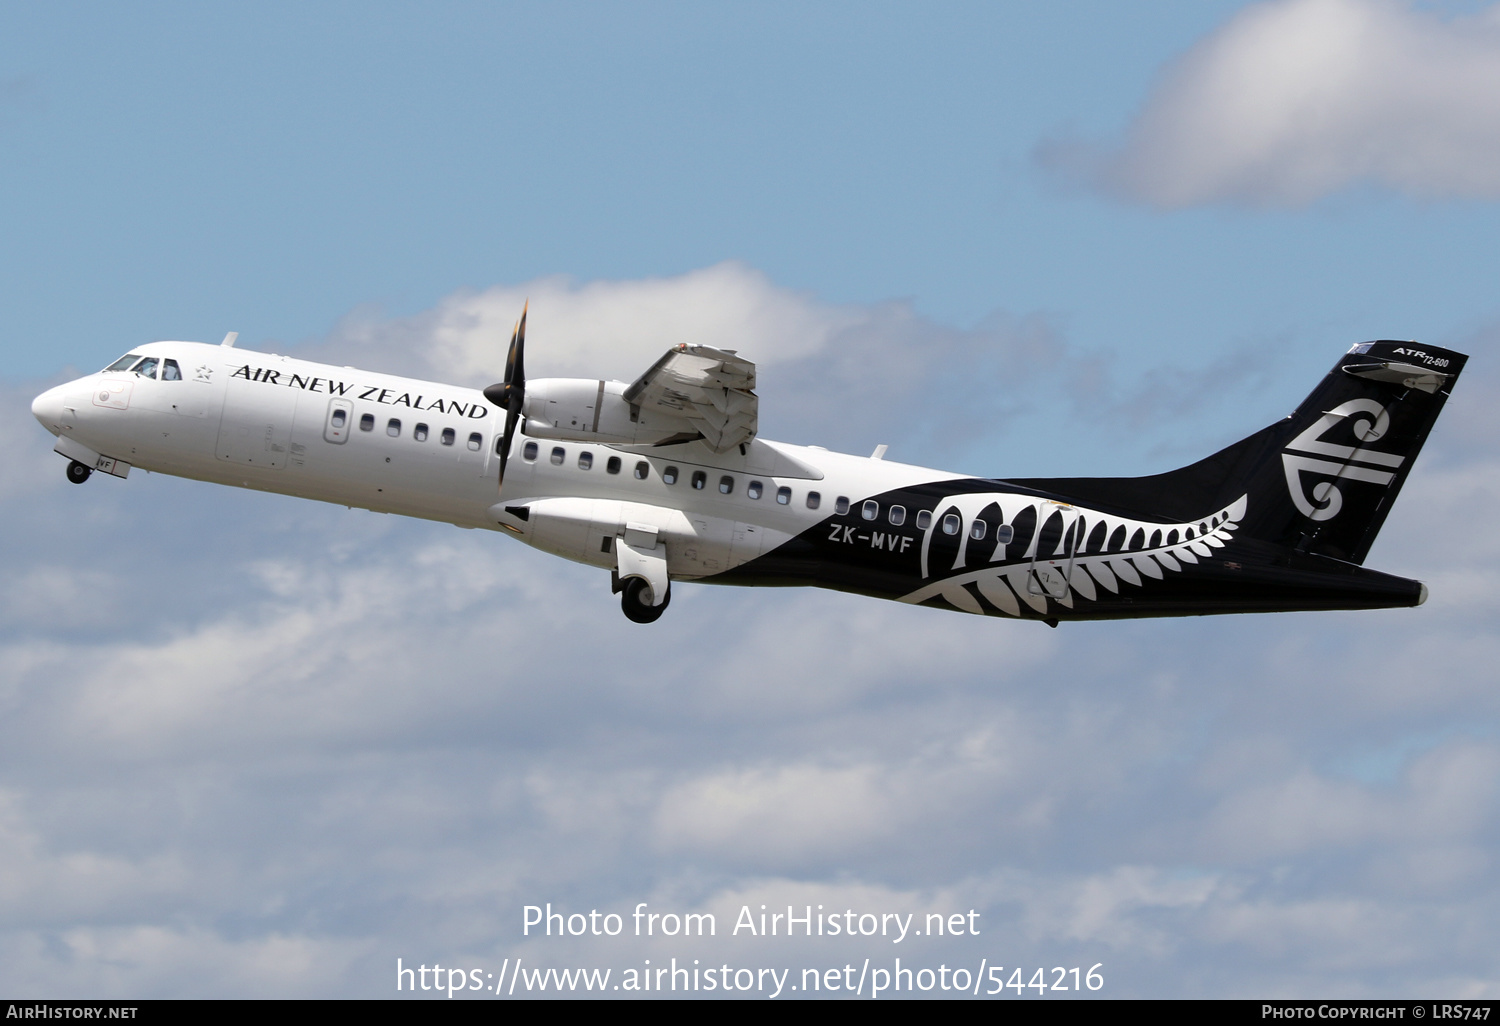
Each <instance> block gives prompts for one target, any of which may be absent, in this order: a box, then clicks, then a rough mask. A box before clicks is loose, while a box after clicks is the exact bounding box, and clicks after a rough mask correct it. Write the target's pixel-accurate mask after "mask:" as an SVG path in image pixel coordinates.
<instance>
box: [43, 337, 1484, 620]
mask: <svg viewBox="0 0 1500 1026" xmlns="http://www.w3.org/2000/svg"><path fill="white" fill-rule="evenodd" d="M525 325H526V315H525V313H524V312H523V314H522V318H521V321H520V322H519V325H518V327H517V330H516V332H515V333H514V334H513V336H512V338H511V344H510V350H509V356H508V358H507V361H506V368H505V375H504V378H503V379H502V380H501V381H500V382H498V383H497V384H494V385H491V386H490V387H489V388H486V389H484V390H483V391H482V392H481V391H475V390H473V389H469V388H463V387H459V386H456V385H447V384H442V383H440V382H434V381H419V380H414V379H410V378H400V377H394V376H391V375H387V374H379V373H375V372H369V371H363V370H355V369H353V368H349V367H333V366H327V365H323V364H317V363H310V362H308V361H305V360H297V359H294V358H292V357H288V356H279V355H273V354H263V353H256V352H249V351H246V350H243V349H239V348H236V347H235V346H234V342H235V339H236V336H235V335H234V334H233V333H231V334H230V335H228V336H226V338H225V340H224V341H223V342H222V343H220V344H219V345H211V344H203V343H196V342H153V343H150V344H148V345H142V346H139V347H137V348H135V349H132V350H131V351H130V352H129V353H127V354H126V355H124V356H122V357H120V359H118V360H116V361H115V362H113V363H111V364H110V365H109V366H108V367H106V368H104V369H103V370H102V371H100V372H98V373H97V374H90V375H88V376H87V377H83V378H79V379H78V380H76V381H71V382H69V383H67V384H65V385H60V386H58V387H56V388H53V389H51V390H49V391H47V392H44V393H43V394H42V395H40V396H38V397H37V398H36V400H35V402H33V403H32V407H31V409H32V413H33V414H34V415H35V416H36V418H37V420H39V421H40V422H41V423H42V426H43V427H45V428H46V429H47V430H48V431H49V432H51V433H52V434H53V435H55V436H56V438H57V442H56V445H55V447H54V448H55V450H56V451H57V452H58V453H59V454H61V455H62V456H63V457H64V458H65V459H66V460H67V461H68V462H67V476H68V479H69V480H70V481H73V482H75V483H78V484H82V483H84V482H86V481H88V480H89V479H90V478H91V477H93V476H94V475H96V474H98V475H102V476H108V477H115V478H126V477H128V475H129V473H130V471H131V470H132V469H140V470H148V471H152V472H155V473H162V474H175V475H178V476H180V477H189V478H195V479H198V480H201V481H211V482H215V483H218V484H226V485H235V486H238V487H243V488H255V489H260V490H263V491H271V492H281V493H283V494H287V495H296V496H301V497H303V498H308V499H319V500H322V501H324V502H332V503H339V504H341V505H345V506H350V507H358V508H363V509H370V510H376V511H379V512H383V513H397V514H402V515H405V516H412V517H423V518H426V519H429V520H440V521H445V522H448V523H452V524H456V525H458V526H460V527H466V528H484V529H488V530H494V531H498V532H501V533H504V534H507V535H511V536H513V537H515V538H516V539H518V540H520V541H522V542H525V543H526V544H528V545H532V546H535V547H536V548H539V549H542V550H544V551H547V552H550V553H554V554H556V555H559V556H562V557H564V558H566V559H571V560H574V561H576V562H580V563H586V564H589V565H590V566H596V567H599V568H600V569H601V570H608V571H609V572H610V579H611V584H612V588H613V590H614V591H615V592H616V593H618V594H619V595H620V596H621V606H622V608H623V609H624V612H625V615H626V616H627V617H629V618H630V619H631V620H634V621H636V622H638V623H650V622H652V621H654V620H656V619H657V618H658V617H660V616H661V614H662V612H663V611H664V610H665V609H666V608H667V604H668V602H669V601H670V598H671V582H673V581H700V582H704V583H719V584H742V585H760V586H775V585H810V586H816V587H823V588H833V589H837V590H840V591H850V592H857V593H860V594H863V595H871V596H876V597H880V598H887V599H895V600H897V601H900V602H909V603H921V604H924V605H930V606H936V607H940V608H943V609H953V610H959V611H962V612H966V613H979V614H985V615H990V616H1003V617H1014V618H1023V619H1034V620H1039V621H1041V622H1044V623H1046V624H1048V625H1049V626H1053V627H1055V626H1057V624H1058V622H1059V621H1062V620H1098V619H1111V618H1121V617H1145V616H1187V615H1196V614H1205V613H1244V612H1273V611H1291V610H1318V609H1372V608H1382V607H1394V606H1415V605H1420V604H1421V603H1422V602H1423V601H1424V600H1425V599H1426V597H1427V589H1426V587H1425V586H1424V585H1422V584H1421V583H1419V582H1417V581H1412V580H1406V579H1404V578H1401V577H1395V576H1391V575H1389V574H1384V573H1380V572H1378V571H1375V570H1368V569H1365V568H1364V567H1363V566H1362V565H1361V564H1363V562H1364V560H1365V556H1366V554H1367V553H1368V552H1369V550H1370V546H1371V544H1372V543H1373V542H1374V540H1375V536H1376V532H1378V531H1379V530H1380V527H1381V524H1383V523H1384V521H1385V518H1386V515H1387V514H1388V513H1389V512H1390V509H1391V504H1392V503H1393V502H1394V501H1395V499H1396V496H1397V494H1398V493H1399V492H1400V490H1401V486H1402V484H1403V483H1404V482H1405V481H1406V477H1407V475H1408V474H1409V473H1410V472H1411V467H1412V462H1413V461H1414V460H1415V459H1416V457H1417V453H1418V452H1419V451H1420V449H1421V448H1422V443H1423V442H1424V441H1425V439H1426V438H1427V434H1428V432H1429V431H1430V430H1431V428H1432V425H1433V422H1434V421H1435V420H1436V419H1437V415H1438V413H1439V412H1440V411H1441V410H1442V408H1443V404H1444V402H1445V401H1446V400H1447V398H1448V395H1449V394H1450V392H1451V390H1452V388H1453V385H1454V383H1455V382H1456V381H1457V379H1458V376H1459V373H1460V372H1461V371H1462V370H1463V367H1464V363H1465V361H1466V360H1467V357H1465V356H1464V355H1462V354H1460V353H1455V352H1451V351H1449V350H1446V349H1439V348H1436V347H1434V346H1422V345H1417V344H1415V343H1410V342H1396V341H1380V342H1365V343H1361V344H1358V345H1355V346H1353V347H1352V348H1350V349H1349V351H1348V352H1347V353H1345V354H1344V355H1343V356H1342V357H1341V358H1340V359H1339V361H1338V362H1337V363H1336V364H1335V365H1334V367H1333V369H1332V371H1330V372H1329V373H1328V375H1327V376H1326V377H1324V378H1323V380H1322V381H1321V382H1320V383H1319V384H1318V386H1317V387H1316V388H1315V389H1314V390H1313V392H1312V394H1311V395H1309V396H1308V397H1307V399H1306V400H1304V401H1303V403H1302V404H1301V405H1300V406H1299V407H1297V409H1296V411H1295V412H1294V413H1292V414H1291V415H1290V416H1288V417H1287V418H1285V419H1284V420H1281V421H1278V422H1277V423H1275V424H1272V425H1271V426H1269V427H1267V428H1264V429H1263V430H1261V431H1257V432H1256V433H1255V434H1252V435H1250V436H1249V437H1247V438H1245V439H1243V440H1242V441H1239V442H1236V443H1235V444H1233V445H1231V446H1229V447H1228V448H1225V449H1223V450H1221V451H1219V452H1217V453H1214V454H1213V455H1211V456H1209V457H1207V458H1206V459H1203V460H1200V461H1199V462H1197V463H1194V464H1192V465H1190V466H1187V467H1183V468H1181V469H1179V470H1173V471H1170V472H1168V473H1164V474H1157V475H1155V476H1152V477H1135V478H1043V479H1011V480H1005V479H987V478H975V477H967V476H964V475H960V474H952V473H946V472H944V471H941V470H931V469H928V468H926V467H919V466H912V465H910V464H905V463H898V462H895V461H893V460H886V459H884V458H883V457H884V453H885V446H881V447H880V448H879V449H877V450H876V451H875V452H874V453H873V454H872V455H870V456H868V457H860V456H852V455H845V454H843V453H836V452H830V451H828V450H826V449H821V448H818V447H816V446H798V445H787V444H783V443H780V442H771V441H766V440H764V439H762V438H761V437H759V432H758V428H759V422H758V421H759V418H758V409H759V400H758V399H757V397H756V394H755V391H754V389H755V366H754V364H752V363H751V362H750V361H748V360H746V359H744V358H743V357H741V356H740V355H739V354H738V353H737V352H735V351H732V350H724V349H716V348H713V347H712V346H708V345H695V344H688V343H684V344H681V345H676V346H674V347H672V348H671V349H669V350H668V351H667V352H666V353H665V354H664V355H663V356H662V357H661V359H659V360H657V361H656V362H655V363H654V364H652V365H651V366H650V367H649V368H647V369H646V370H645V372H644V373H643V374H641V376H640V377H639V378H637V379H636V380H635V381H633V382H629V383H627V382H623V381H605V380H599V379H585V378H540V379H535V380H530V381H528V380H527V378H526V373H525V344H526V328H525Z"/></svg>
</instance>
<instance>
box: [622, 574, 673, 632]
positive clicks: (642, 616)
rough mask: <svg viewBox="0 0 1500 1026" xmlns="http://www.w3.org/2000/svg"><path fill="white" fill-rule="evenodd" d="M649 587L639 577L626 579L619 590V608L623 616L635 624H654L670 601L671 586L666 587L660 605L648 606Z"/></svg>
mask: <svg viewBox="0 0 1500 1026" xmlns="http://www.w3.org/2000/svg"><path fill="white" fill-rule="evenodd" d="M650 595H651V585H649V584H647V583H646V582H645V581H644V580H642V579H641V578H639V577H630V578H627V579H626V581H625V583H624V584H623V585H622V586H621V588H620V608H621V609H623V610H624V611H625V615H626V616H627V617H628V618H629V619H631V620H633V621H635V622H636V623H655V622H656V621H657V620H659V619H660V618H661V614H662V613H665V612H666V611H667V605H668V603H670V602H671V601H672V586H671V585H670V584H669V585H667V593H666V594H665V595H664V596H662V600H661V605H659V606H653V605H649V604H648V602H649V598H648V597H649V596H650Z"/></svg>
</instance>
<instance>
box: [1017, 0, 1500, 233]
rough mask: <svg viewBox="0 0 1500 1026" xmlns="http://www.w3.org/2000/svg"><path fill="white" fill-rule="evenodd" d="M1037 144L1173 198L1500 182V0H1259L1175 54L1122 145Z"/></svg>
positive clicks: (1469, 192) (1281, 202)
mask: <svg viewBox="0 0 1500 1026" xmlns="http://www.w3.org/2000/svg"><path fill="white" fill-rule="evenodd" d="M1038 156H1039V158H1040V159H1041V160H1042V162H1043V163H1044V164H1045V165H1048V166H1050V167H1052V168H1053V169H1055V170H1057V171H1060V172H1063V173H1064V174H1068V175H1072V176H1076V177H1082V178H1083V179H1085V180H1088V181H1090V182H1092V184H1094V185H1096V186H1098V187H1101V188H1104V189H1105V190H1107V191H1110V192H1114V193H1117V194H1120V195H1124V196H1127V197H1130V198H1132V199H1135V200H1139V201H1142V202H1146V203H1150V204H1153V205H1156V206H1160V207H1187V206H1196V205H1200V204H1205V203H1219V202H1230V203H1244V204H1250V205H1268V206H1299V205H1302V204H1306V203H1308V202H1311V201H1312V200H1315V199H1317V198H1319V197H1321V196H1324V195H1327V194H1329V193H1331V192H1335V191H1337V190H1339V189H1342V188H1344V187H1346V186H1349V185H1353V184H1358V183H1362V182H1368V183H1373V184H1376V185H1380V186H1385V187H1388V188H1391V189H1396V190H1399V191H1401V192H1404V193H1407V194H1410V195H1413V196H1418V197H1432V198H1443V197H1456V198H1480V199H1493V198H1496V197H1500V7H1495V6H1490V7H1487V8H1485V9H1484V10H1482V11H1480V12H1478V13H1475V14H1472V15H1467V16H1462V17H1450V18H1445V17H1443V16H1442V15H1440V14H1438V13H1436V12H1433V11H1431V10H1421V9H1412V8H1410V7H1408V6H1406V5H1402V4H1398V3H1394V2H1387V0H1269V2H1264V3H1258V4H1255V5H1252V6H1251V7H1248V8H1246V9H1245V10H1243V11H1241V12H1240V13H1239V14H1237V15H1235V17H1233V18H1232V19H1231V20H1230V21H1229V22H1228V23H1226V24H1225V25H1224V26H1223V27H1222V28H1220V29H1218V30H1217V31H1215V32H1214V33H1213V34H1211V35H1210V36H1208V37H1207V38H1205V39H1204V40H1202V41H1201V42H1199V43H1198V44H1197V45H1195V46H1194V47H1193V48H1192V49H1191V50H1189V51H1188V52H1187V53H1186V54H1184V55H1183V56H1182V57H1180V58H1179V59H1177V60H1176V61H1175V62H1174V63H1173V64H1171V65H1170V66H1169V67H1168V68H1167V69H1166V70H1165V72H1164V73H1163V75H1162V78H1161V81H1160V82H1159V83H1158V85H1157V86H1156V88H1155V89H1154V90H1153V91H1152V93H1151V95H1150V97H1149V98H1148V99H1147V100H1146V103H1145V105H1144V107H1143V108H1142V109H1141V111H1140V112H1139V114H1138V115H1137V116H1136V118H1135V120H1134V122H1133V123H1132V124H1131V126H1130V128H1129V130H1128V131H1127V133H1126V135H1125V138H1124V140H1123V141H1122V142H1121V143H1120V144H1119V145H1118V146H1114V147H1100V146H1096V145H1092V144H1084V143H1078V142H1069V141H1054V142H1050V143H1046V144H1044V145H1043V146H1042V147H1040V148H1039V150H1038Z"/></svg>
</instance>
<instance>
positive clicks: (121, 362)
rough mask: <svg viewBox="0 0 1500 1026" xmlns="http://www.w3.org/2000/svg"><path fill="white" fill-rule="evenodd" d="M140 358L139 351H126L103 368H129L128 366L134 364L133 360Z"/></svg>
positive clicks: (112, 369) (121, 369)
mask: <svg viewBox="0 0 1500 1026" xmlns="http://www.w3.org/2000/svg"><path fill="white" fill-rule="evenodd" d="M140 358H141V354H140V353H126V354H125V355H124V356H122V357H120V358H119V359H118V360H116V361H115V362H114V363H112V364H110V365H109V366H108V367H106V368H104V369H105V370H107V371H123V370H129V369H130V368H132V367H134V366H135V361H137V360H139V359H140Z"/></svg>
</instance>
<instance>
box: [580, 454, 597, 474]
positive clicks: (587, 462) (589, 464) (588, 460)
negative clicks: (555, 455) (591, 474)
mask: <svg viewBox="0 0 1500 1026" xmlns="http://www.w3.org/2000/svg"><path fill="white" fill-rule="evenodd" d="M578 469H579V470H592V469H594V454H593V453H591V452H581V453H579V454H578Z"/></svg>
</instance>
